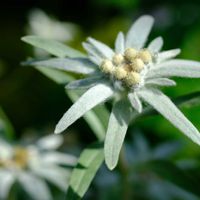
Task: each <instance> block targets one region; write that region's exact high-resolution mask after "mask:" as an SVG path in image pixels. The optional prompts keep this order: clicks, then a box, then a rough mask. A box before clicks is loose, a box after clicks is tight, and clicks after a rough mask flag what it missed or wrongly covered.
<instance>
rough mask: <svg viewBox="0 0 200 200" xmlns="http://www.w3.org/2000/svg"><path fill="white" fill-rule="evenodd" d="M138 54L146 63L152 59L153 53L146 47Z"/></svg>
mask: <svg viewBox="0 0 200 200" xmlns="http://www.w3.org/2000/svg"><path fill="white" fill-rule="evenodd" d="M138 56H139V58H141V59H142V60H143V62H144V63H149V62H151V60H152V56H151V53H150V52H149V51H148V50H146V49H144V50H141V51H140V52H139V55H138Z"/></svg>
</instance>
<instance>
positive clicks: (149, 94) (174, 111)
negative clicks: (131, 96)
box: [138, 89, 200, 145]
mask: <svg viewBox="0 0 200 200" xmlns="http://www.w3.org/2000/svg"><path fill="white" fill-rule="evenodd" d="M138 95H139V96H140V97H141V98H142V99H143V100H144V101H146V102H147V103H148V104H150V105H151V106H153V107H154V109H155V110H157V111H158V112H159V113H161V114H162V115H163V116H164V117H165V118H166V119H167V120H168V121H169V122H171V123H172V124H173V125H174V126H175V127H176V128H178V129H179V130H180V131H181V132H183V133H184V134H185V135H186V136H188V137H189V138H190V139H191V140H192V141H193V142H195V143H197V144H199V145H200V133H199V131H198V130H197V129H196V128H195V127H194V125H193V124H192V123H191V122H190V121H189V120H188V119H187V118H186V117H185V116H184V115H183V113H182V112H181V111H180V110H179V109H178V108H177V107H176V106H175V105H174V103H173V102H172V101H171V100H170V99H169V98H168V97H167V96H166V95H164V94H163V93H162V92H161V91H159V90H157V89H144V90H140V91H139V92H138Z"/></svg>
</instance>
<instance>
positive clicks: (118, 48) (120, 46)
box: [115, 32, 125, 54]
mask: <svg viewBox="0 0 200 200" xmlns="http://www.w3.org/2000/svg"><path fill="white" fill-rule="evenodd" d="M124 51H125V39H124V34H123V33H122V32H119V33H118V35H117V38H116V40H115V52H116V53H121V54H123V53H124Z"/></svg>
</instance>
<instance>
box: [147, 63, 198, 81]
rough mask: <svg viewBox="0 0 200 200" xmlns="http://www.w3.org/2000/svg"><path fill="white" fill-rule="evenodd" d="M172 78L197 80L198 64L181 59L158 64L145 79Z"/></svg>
mask: <svg viewBox="0 0 200 200" xmlns="http://www.w3.org/2000/svg"><path fill="white" fill-rule="evenodd" d="M172 76H177V77H188V78H199V77H200V62H196V61H190V60H182V59H173V60H169V61H166V62H163V63H160V64H158V65H157V66H156V67H155V68H153V69H152V70H150V71H149V72H148V74H147V78H155V77H172Z"/></svg>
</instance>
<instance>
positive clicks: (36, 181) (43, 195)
mask: <svg viewBox="0 0 200 200" xmlns="http://www.w3.org/2000/svg"><path fill="white" fill-rule="evenodd" d="M19 182H20V184H21V186H22V187H23V188H24V190H25V191H26V192H27V193H28V195H30V197H31V198H32V199H34V200H52V196H51V194H50V191H49V189H48V186H47V184H46V183H45V181H43V180H42V179H40V178H39V177H36V176H34V175H32V174H30V173H26V172H21V173H20V176H19Z"/></svg>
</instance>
